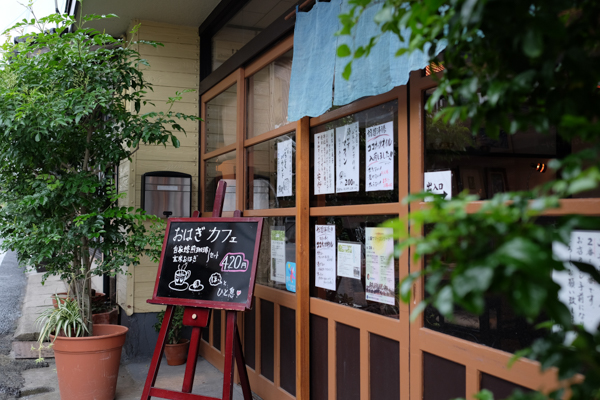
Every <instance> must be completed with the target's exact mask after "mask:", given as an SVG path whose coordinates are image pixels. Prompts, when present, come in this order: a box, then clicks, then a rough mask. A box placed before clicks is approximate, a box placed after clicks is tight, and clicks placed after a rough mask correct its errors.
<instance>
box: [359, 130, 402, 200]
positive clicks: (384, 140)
mask: <svg viewBox="0 0 600 400" xmlns="http://www.w3.org/2000/svg"><path fill="white" fill-rule="evenodd" d="M365 136H366V140H367V142H366V152H365V157H366V162H365V165H366V174H367V176H366V178H367V179H366V187H365V190H366V191H367V192H372V191H375V190H394V157H395V152H394V123H393V122H391V121H390V122H386V123H385V124H381V125H375V126H371V127H369V128H367V131H366V135H365Z"/></svg>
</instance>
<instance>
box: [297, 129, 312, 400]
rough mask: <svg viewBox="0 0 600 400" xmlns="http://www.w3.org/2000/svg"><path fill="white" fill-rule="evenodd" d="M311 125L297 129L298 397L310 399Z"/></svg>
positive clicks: (300, 399) (299, 398)
mask: <svg viewBox="0 0 600 400" xmlns="http://www.w3.org/2000/svg"><path fill="white" fill-rule="evenodd" d="M309 210H310V127H309V118H308V117H304V118H302V119H301V120H299V121H298V127H297V129H296V302H297V303H296V398H297V399H298V400H302V399H309V398H310V231H309V229H310V214H309Z"/></svg>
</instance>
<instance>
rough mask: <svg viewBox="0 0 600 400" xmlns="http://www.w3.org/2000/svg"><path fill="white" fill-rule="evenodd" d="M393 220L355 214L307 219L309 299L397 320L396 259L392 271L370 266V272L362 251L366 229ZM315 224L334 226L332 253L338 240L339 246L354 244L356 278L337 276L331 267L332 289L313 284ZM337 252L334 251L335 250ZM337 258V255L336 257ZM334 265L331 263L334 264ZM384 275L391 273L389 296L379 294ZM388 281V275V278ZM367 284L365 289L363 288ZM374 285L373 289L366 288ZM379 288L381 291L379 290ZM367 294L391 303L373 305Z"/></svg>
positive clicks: (382, 216)
mask: <svg viewBox="0 0 600 400" xmlns="http://www.w3.org/2000/svg"><path fill="white" fill-rule="evenodd" d="M392 218H397V216H394V215H367V216H364V215H357V216H345V217H316V218H311V224H310V234H311V241H310V243H311V249H310V258H311V262H310V276H311V296H313V297H318V298H321V299H325V300H328V301H331V302H334V303H338V304H343V305H345V306H348V307H353V308H358V309H360V310H365V311H368V312H372V313H375V314H381V315H385V316H389V317H391V318H399V317H398V313H399V311H398V310H399V309H398V291H397V290H398V289H397V288H398V282H399V276H398V266H399V263H398V259H394V264H393V271H384V267H382V268H381V269H379V268H375V267H373V266H372V268H373V271H367V262H366V251H365V245H366V244H367V238H366V234H367V230H366V228H375V227H377V226H378V225H379V224H381V223H383V222H385V221H387V220H389V219H392ZM315 225H334V226H335V238H336V246H335V247H336V250H337V244H338V243H340V241H342V243H343V244H354V245H357V244H359V245H361V247H362V249H361V252H360V253H361V260H360V271H357V272H358V274H357V275H356V276H358V277H359V278H350V277H345V276H339V275H340V273H341V272H340V270H339V269H338V268H336V267H337V265H336V266H334V267H333V268H334V271H336V270H337V274H338V276H336V282H335V287H336V290H328V289H323V288H321V287H317V286H316V285H315V267H316V266H315V262H316V260H315V258H316V257H315V254H316V253H315V252H316V243H315ZM336 253H337V251H336ZM336 259H337V254H336ZM334 262H335V261H334ZM385 272H387V273H390V275H391V273H392V272H393V278H392V279H391V280H392V281H393V289H392V288H390V289H392V290H393V291H394V294H393V295H392V296H390V295H389V293H388V294H385V292H384V291H383V282H384V281H385V280H386V279H385V276H384V275H385ZM369 274H374V275H375V274H377V277H378V279H376V280H377V281H379V282H380V283H372V282H373V280H375V279H374V278H375V276H373V277H371V276H369ZM390 278H391V276H390ZM367 285H368V286H369V287H367ZM374 286H376V287H377V288H376V289H375V290H373V289H370V288H373V287H374ZM379 287H381V289H382V290H379ZM367 291H369V292H370V293H375V294H379V293H384V295H383V296H382V301H383V300H384V297H388V298H389V297H393V300H392V302H393V304H385V303H383V302H376V301H371V300H367V299H366V297H367V296H366V292H367Z"/></svg>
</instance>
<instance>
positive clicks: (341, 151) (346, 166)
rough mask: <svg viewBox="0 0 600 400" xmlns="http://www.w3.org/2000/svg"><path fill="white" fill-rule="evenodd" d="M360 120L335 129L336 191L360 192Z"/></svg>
mask: <svg viewBox="0 0 600 400" xmlns="http://www.w3.org/2000/svg"><path fill="white" fill-rule="evenodd" d="M358 143H359V141H358V122H354V123H353V124H350V125H345V126H340V127H338V128H336V129H335V148H336V158H335V167H336V171H335V172H336V177H337V179H336V184H335V191H336V193H344V192H358V181H359V173H358V169H359V156H360V154H359V148H358Z"/></svg>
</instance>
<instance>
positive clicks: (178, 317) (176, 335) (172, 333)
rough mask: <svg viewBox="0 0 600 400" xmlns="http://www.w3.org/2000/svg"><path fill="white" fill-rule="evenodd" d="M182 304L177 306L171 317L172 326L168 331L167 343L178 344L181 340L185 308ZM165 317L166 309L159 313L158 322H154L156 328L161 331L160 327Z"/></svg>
mask: <svg viewBox="0 0 600 400" xmlns="http://www.w3.org/2000/svg"><path fill="white" fill-rule="evenodd" d="M184 309H185V308H184V307H182V306H175V310H174V311H173V318H172V319H171V326H169V331H168V332H167V343H169V344H177V343H179V340H181V330H182V329H183V310H184ZM164 318H165V310H163V311H161V312H159V313H158V315H157V316H156V324H154V330H155V331H156V332H160V328H161V326H162V323H163V319H164Z"/></svg>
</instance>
